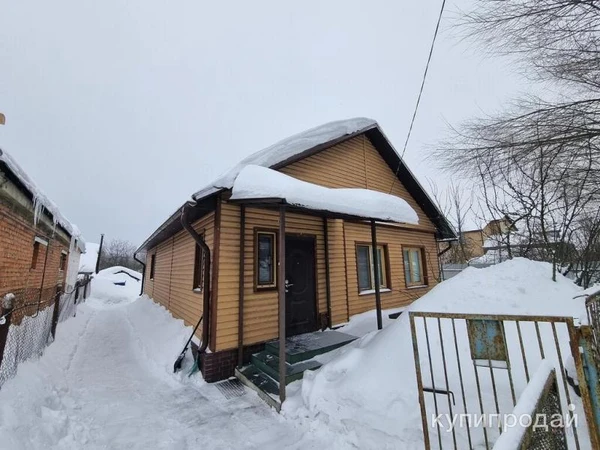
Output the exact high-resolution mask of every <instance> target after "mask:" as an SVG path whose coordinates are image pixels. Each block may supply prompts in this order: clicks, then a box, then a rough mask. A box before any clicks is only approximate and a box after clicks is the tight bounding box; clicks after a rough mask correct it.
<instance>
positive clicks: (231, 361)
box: [200, 344, 265, 383]
mask: <svg viewBox="0 0 600 450" xmlns="http://www.w3.org/2000/svg"><path fill="white" fill-rule="evenodd" d="M264 348H265V344H255V345H249V346H247V347H244V363H248V362H250V357H251V356H252V354H253V353H257V352H260V351H262V350H264ZM237 360H238V350H237V348H234V349H233V350H223V351H221V352H215V353H204V354H202V355H201V357H200V370H201V371H202V376H203V377H204V380H205V381H207V382H208V383H214V382H215V381H220V380H225V379H227V378H229V377H232V376H233V375H234V371H235V368H236V366H237Z"/></svg>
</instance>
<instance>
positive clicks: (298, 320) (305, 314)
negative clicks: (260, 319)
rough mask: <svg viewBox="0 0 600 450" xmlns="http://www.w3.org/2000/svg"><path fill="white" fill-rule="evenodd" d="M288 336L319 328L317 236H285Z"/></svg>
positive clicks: (286, 328)
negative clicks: (316, 261) (317, 306)
mask: <svg viewBox="0 0 600 450" xmlns="http://www.w3.org/2000/svg"><path fill="white" fill-rule="evenodd" d="M285 285H286V290H285V291H286V294H285V302H286V304H285V320H286V322H285V330H286V333H285V334H286V336H294V335H296V334H302V333H309V332H311V331H315V330H316V329H317V310H316V282H315V238H314V237H313V236H286V237H285Z"/></svg>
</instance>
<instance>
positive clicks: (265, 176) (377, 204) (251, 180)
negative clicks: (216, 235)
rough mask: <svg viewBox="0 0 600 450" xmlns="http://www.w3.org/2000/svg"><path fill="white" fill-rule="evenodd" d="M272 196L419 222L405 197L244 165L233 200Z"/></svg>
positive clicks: (349, 212) (351, 212) (358, 214)
mask: <svg viewBox="0 0 600 450" xmlns="http://www.w3.org/2000/svg"><path fill="white" fill-rule="evenodd" d="M272 198H277V199H282V200H285V201H286V203H287V204H289V205H293V206H298V207H302V208H308V209H312V210H317V211H329V212H332V213H337V214H344V215H349V216H356V217H364V218H369V219H377V220H383V221H390V222H401V223H410V224H414V225H417V224H418V223H419V218H418V216H417V213H416V212H415V210H414V209H413V208H412V207H411V206H410V205H409V204H408V203H407V202H406V201H405V200H403V199H401V198H400V197H396V196H395V195H390V194H385V193H383V192H377V191H371V190H369V189H356V188H327V187H323V186H319V185H317V184H313V183H308V182H306V181H301V180H298V179H296V178H293V177H290V176H289V175H285V174H283V173H281V172H277V171H276V170H272V169H267V168H266V167H260V166H255V165H248V166H246V167H244V168H243V169H242V170H241V172H240V173H239V174H238V176H237V177H236V179H235V181H234V183H233V190H232V196H231V199H232V200H244V199H253V200H256V199H272Z"/></svg>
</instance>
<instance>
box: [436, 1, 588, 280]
mask: <svg viewBox="0 0 600 450" xmlns="http://www.w3.org/2000/svg"><path fill="white" fill-rule="evenodd" d="M462 25H463V26H464V27H466V29H467V30H468V37H469V38H474V39H475V40H477V42H478V43H480V44H483V46H484V47H485V48H486V50H487V51H490V52H497V53H500V54H503V55H510V56H511V57H513V58H516V60H517V61H519V62H520V63H521V66H522V67H523V69H524V71H525V73H526V74H527V75H529V76H531V77H532V78H533V79H535V80H538V81H543V82H545V83H546V85H547V86H552V87H553V88H554V89H555V90H556V91H558V92H559V93H560V99H559V100H543V99H540V98H534V97H527V98H523V99H520V100H518V101H517V102H515V104H514V105H513V106H512V107H511V108H509V109H507V110H505V111H504V112H502V113H500V114H497V115H496V116H492V117H487V118H484V119H477V120H473V121H471V122H469V123H466V124H464V125H463V126H462V127H461V128H460V129H459V130H454V131H455V135H454V137H453V139H452V141H451V142H450V143H448V144H446V145H444V146H442V148H441V149H440V150H439V151H438V152H437V153H436V156H437V158H438V159H439V160H441V161H442V163H443V165H444V166H445V167H447V168H449V169H451V170H454V171H456V172H458V173H461V174H464V175H470V176H472V177H473V178H474V179H477V180H478V181H479V186H480V188H481V192H482V197H483V202H484V204H485V205H486V207H487V209H488V210H489V211H490V212H491V213H492V214H493V215H494V214H495V215H498V214H502V215H504V214H505V215H507V216H509V217H511V220H513V221H514V223H515V225H516V228H518V231H516V232H509V233H507V234H506V236H503V239H505V240H506V242H505V246H506V249H507V252H508V254H509V257H512V256H516V255H514V253H515V250H516V251H517V252H518V254H519V255H523V256H528V257H533V258H534V259H544V260H548V261H551V262H552V263H553V278H555V276H556V272H557V271H558V270H563V271H567V270H568V267H573V264H574V261H573V260H572V259H573V258H574V254H575V253H574V251H573V248H575V247H576V246H577V245H581V244H580V243H576V242H575V241H574V240H575V239H576V238H577V239H579V240H581V237H582V232H576V231H575V230H577V229H582V227H581V226H578V225H577V224H579V223H582V222H581V221H582V220H583V218H585V217H589V216H590V214H592V213H593V212H594V211H596V210H597V208H598V205H599V200H600V190H599V186H600V4H599V2H597V1H595V0H581V1H576V0H501V1H500V0H479V1H478V2H477V6H476V7H475V9H474V10H473V11H471V12H468V13H467V14H465V15H464V21H463V23H462Z"/></svg>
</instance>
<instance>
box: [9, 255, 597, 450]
mask: <svg viewBox="0 0 600 450" xmlns="http://www.w3.org/2000/svg"><path fill="white" fill-rule="evenodd" d="M120 270H121V268H111V269H107V270H104V271H101V272H100V273H99V274H98V275H97V276H96V278H95V279H94V281H93V284H92V297H90V298H89V299H88V300H87V301H86V303H84V304H82V305H80V306H79V309H78V312H77V316H76V317H75V318H73V319H70V320H67V321H66V322H64V323H61V324H60V325H59V328H58V331H57V338H56V340H55V342H54V343H53V344H51V345H50V346H49V347H48V348H47V350H46V352H45V353H44V355H43V356H42V357H41V358H40V359H38V360H31V361H28V362H26V363H24V364H22V365H21V366H20V367H19V370H18V373H17V375H16V377H15V378H13V379H12V380H9V381H7V382H6V383H5V384H4V386H3V388H2V390H1V391H0V449H17V450H19V449H41V448H44V449H46V448H56V449H80V448H84V447H85V448H92V449H94V448H111V449H113V448H116V449H120V448H127V449H131V448H134V449H135V448H165V449H171V448H173V449H185V448H192V447H193V448H206V449H214V448H223V449H228V448H259V447H260V448H273V449H275V448H277V449H280V448H316V447H328V448H336V449H338V448H339V449H345V448H366V449H384V448H398V449H408V450H411V449H415V450H416V449H422V448H423V435H422V430H421V418H420V411H419V407H418V401H417V389H416V379H415V371H414V364H413V351H412V343H411V335H410V329H409V321H408V314H407V313H406V312H404V313H403V314H402V315H401V316H400V318H399V319H398V320H389V319H388V318H387V316H388V314H389V313H390V312H392V311H386V312H385V314H384V322H385V324H386V325H387V326H386V328H384V330H382V331H372V332H370V330H372V329H374V328H375V315H374V312H368V313H365V314H362V315H359V316H355V317H353V318H352V319H351V320H350V322H349V323H348V324H347V325H346V326H345V327H343V328H342V331H345V332H349V333H352V334H355V335H364V336H363V337H362V338H361V339H359V340H357V341H355V342H354V343H352V344H350V345H349V346H346V347H344V348H342V349H338V350H337V351H335V352H332V353H330V354H329V355H326V356H324V357H323V358H322V362H323V363H325V364H324V366H323V367H322V368H321V369H319V370H317V371H315V372H312V373H307V374H306V375H305V378H304V380H302V381H299V382H296V383H293V384H291V385H290V386H289V389H288V400H287V401H286V403H284V406H283V411H282V415H277V414H276V413H275V412H274V411H273V410H271V409H269V408H268V407H267V406H266V405H265V404H264V403H263V402H262V401H261V400H260V399H259V398H258V397H257V396H256V394H255V393H254V392H253V391H249V390H245V394H244V395H243V396H241V397H236V398H232V399H227V398H225V396H224V395H223V394H222V393H221V391H220V390H219V389H218V387H217V386H216V385H215V384H206V383H204V381H203V380H202V378H201V376H199V375H198V374H196V375H195V376H193V377H188V376H187V373H188V371H189V368H190V367H191V365H192V361H191V356H190V355H189V354H188V356H187V358H186V360H185V361H184V368H183V370H182V371H181V372H179V373H178V374H173V373H172V367H173V362H174V360H175V358H176V357H177V355H178V354H179V352H180V351H181V349H182V348H183V345H184V343H185V341H186V339H187V338H188V337H189V335H190V333H191V328H189V327H185V326H184V325H183V323H182V322H181V321H179V320H175V319H173V318H172V316H171V315H170V314H169V312H168V311H166V310H165V309H164V308H162V307H161V306H159V305H157V304H156V303H154V302H153V301H152V300H150V299H148V298H147V297H141V298H138V297H137V294H138V293H139V287H140V285H139V282H138V281H136V280H134V279H133V278H131V277H130V276H129V275H126V274H123V273H120V274H119V273H117V274H115V272H119V271H120ZM136 274H137V272H133V271H131V273H130V275H133V276H136ZM115 281H116V282H122V281H125V286H118V285H115V284H114V282H115ZM582 293H583V291H582V290H581V289H580V288H578V287H577V286H575V285H574V284H573V283H572V282H571V281H569V280H567V279H564V278H560V279H559V280H558V282H556V283H554V282H552V281H550V267H549V265H547V264H544V263H535V262H531V261H527V260H524V259H517V260H512V261H508V262H505V263H503V264H500V265H497V266H493V267H490V268H486V269H475V268H469V269H467V270H465V271H463V272H462V273H461V274H460V275H458V276H456V277H454V278H453V279H451V280H448V281H446V282H444V283H442V284H440V285H439V286H438V287H436V288H435V289H433V290H432V291H431V292H430V293H429V294H427V295H425V296H424V297H422V298H421V299H420V300H418V301H416V302H415V303H414V304H413V305H411V306H410V307H409V308H407V309H408V310H415V311H418V310H420V311H441V312H444V311H447V312H463V313H489V314H494V313H502V314H523V315H527V314H530V315H531V314H546V315H559V316H571V317H582V316H583V314H584V313H585V311H584V309H583V302H584V299H583V297H579V298H576V299H574V298H573V297H575V296H578V295H581V294H582ZM434 341H435V339H434ZM529 343H530V342H529V341H527V344H529ZM433 344H436V342H433ZM562 344H563V346H566V347H568V340H567V341H565V342H562ZM461 351H463V352H466V351H468V345H467V346H466V348H463V349H462V350H461ZM422 356H423V355H422ZM547 357H548V356H547ZM551 359H552V358H550V361H551ZM538 366H539V367H537V368H536V367H533V366H532V367H531V372H532V373H536V372H537V369H538V368H540V367H541V364H538ZM437 375H440V376H441V373H440V374H437ZM437 375H436V376H437ZM450 376H453V375H452V374H450ZM534 387H535V386H534ZM484 388H485V383H484ZM517 389H518V391H519V394H520V393H522V392H525V386H517ZM530 390H532V388H531V387H530ZM471 391H473V386H470V390H469V392H467V397H472V394H473V392H471ZM486 395H487V396H488V397H489V392H488V393H487V394H486ZM457 401H458V399H457ZM523 403H524V402H521V405H519V406H520V407H522V408H523V407H524V406H523ZM525 406H527V405H525ZM582 432H583V436H582V437H583V439H585V430H582ZM464 444H465V442H464V441H459V448H464ZM479 444H481V442H479ZM448 448H452V445H450V446H448ZM581 448H582V449H585V448H589V447H587V446H586V443H585V441H584V442H583V443H582V447H581Z"/></svg>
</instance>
